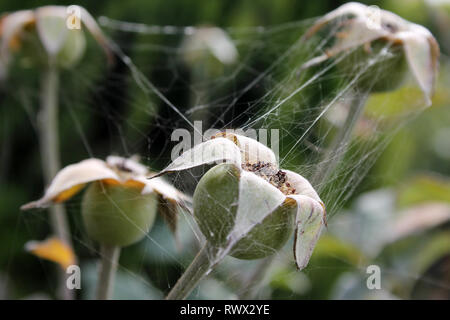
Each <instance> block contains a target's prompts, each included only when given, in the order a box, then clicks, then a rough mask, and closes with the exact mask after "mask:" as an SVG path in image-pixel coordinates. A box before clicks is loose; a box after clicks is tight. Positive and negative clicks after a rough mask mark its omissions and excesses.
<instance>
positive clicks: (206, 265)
mask: <svg viewBox="0 0 450 320" xmlns="http://www.w3.org/2000/svg"><path fill="white" fill-rule="evenodd" d="M216 250H217V249H215V248H213V247H212V246H211V245H210V244H209V243H208V242H206V243H205V245H204V246H203V248H202V249H201V250H200V251H199V252H198V254H197V256H195V258H194V260H193V261H192V262H191V264H190V265H189V267H188V268H187V269H186V271H185V272H184V273H183V275H182V276H181V278H180V279H178V281H177V283H176V284H175V286H174V287H173V288H172V290H170V292H169V294H168V295H167V297H166V300H183V299H185V298H186V297H187V296H188V295H189V294H190V293H191V292H192V290H194V289H195V287H196V286H197V284H198V283H199V282H200V280H202V279H203V278H204V277H205V276H206V275H207V274H208V271H209V270H210V269H211V268H212V265H211V256H212V255H214V254H215V252H216Z"/></svg>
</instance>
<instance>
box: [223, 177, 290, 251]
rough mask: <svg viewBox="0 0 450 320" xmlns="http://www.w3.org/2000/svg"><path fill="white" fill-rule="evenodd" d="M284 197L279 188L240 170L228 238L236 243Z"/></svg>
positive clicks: (282, 200) (280, 202)
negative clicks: (237, 198) (235, 203)
mask: <svg viewBox="0 0 450 320" xmlns="http://www.w3.org/2000/svg"><path fill="white" fill-rule="evenodd" d="M285 199H286V197H285V195H284V194H283V193H281V191H280V190H278V189H277V188H275V187H274V186H273V185H271V184H270V183H269V182H267V181H266V180H264V179H263V178H260V177H258V176H257V175H255V174H253V173H251V172H247V171H242V172H241V177H240V180H239V204H238V209H237V213H236V220H235V225H234V227H233V230H232V231H231V233H230V235H229V239H230V240H231V241H232V242H233V243H236V242H237V241H238V240H240V239H241V238H242V237H244V236H245V235H246V234H248V233H249V232H250V231H251V230H252V229H253V228H254V227H255V226H256V225H258V224H260V223H261V222H262V221H263V220H264V219H265V218H266V217H267V216H268V215H269V214H271V213H272V212H273V211H274V210H275V209H276V208H278V207H279V206H280V205H281V204H282V203H283V202H284V200H285Z"/></svg>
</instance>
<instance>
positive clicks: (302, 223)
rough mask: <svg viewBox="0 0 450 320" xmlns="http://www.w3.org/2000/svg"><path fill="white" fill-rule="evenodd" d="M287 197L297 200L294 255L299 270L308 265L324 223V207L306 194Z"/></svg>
mask: <svg viewBox="0 0 450 320" xmlns="http://www.w3.org/2000/svg"><path fill="white" fill-rule="evenodd" d="M288 198H291V199H294V200H295V201H297V218H296V227H297V228H296V231H295V240H294V257H295V262H296V264H297V268H298V269H299V270H301V269H303V268H305V267H306V266H307V265H308V262H309V258H310V257H311V254H312V252H313V250H314V247H315V246H316V243H317V240H318V239H319V236H320V233H321V232H322V228H323V226H324V225H325V209H324V207H323V205H322V204H321V203H319V202H318V201H316V200H314V199H312V198H310V197H308V196H304V195H291V196H288Z"/></svg>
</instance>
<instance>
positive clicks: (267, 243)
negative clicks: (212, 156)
mask: <svg viewBox="0 0 450 320" xmlns="http://www.w3.org/2000/svg"><path fill="white" fill-rule="evenodd" d="M240 177H241V173H240V170H238V168H237V167H236V166H235V165H233V164H220V165H217V166H215V167H213V168H212V169H210V170H209V171H208V172H207V173H206V174H205V175H204V176H203V177H202V179H201V180H200V181H199V183H198V185H197V188H196V189H195V193H194V215H195V219H196V221H197V223H198V225H199V227H200V230H201V231H202V233H203V234H204V235H205V237H206V238H207V239H208V241H210V243H211V244H213V245H214V246H217V247H225V246H226V245H227V242H228V240H229V235H230V233H231V231H232V229H233V228H234V226H235V223H236V214H237V211H238V203H239V193H240V192H239V188H240V183H239V180H240ZM255 196H256V195H255ZM296 212H297V205H296V203H295V201H285V202H284V203H283V204H282V205H281V206H279V207H278V208H276V209H275V210H274V211H273V212H272V213H270V214H269V215H267V217H265V218H264V220H263V221H262V222H261V223H260V224H257V225H256V226H255V227H253V228H252V229H251V231H250V232H248V233H247V234H245V235H244V236H243V237H242V238H241V239H240V240H239V241H238V242H237V243H236V244H235V245H234V246H233V248H232V249H231V251H230V255H231V256H233V257H236V258H239V259H259V258H263V257H266V256H268V255H271V254H273V253H274V252H276V251H277V250H278V249H280V248H281V247H282V246H283V245H284V244H285V243H286V241H287V240H288V239H289V237H290V236H291V235H292V232H293V231H294V227H295V223H294V221H295V215H296Z"/></svg>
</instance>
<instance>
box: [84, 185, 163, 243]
mask: <svg viewBox="0 0 450 320" xmlns="http://www.w3.org/2000/svg"><path fill="white" fill-rule="evenodd" d="M157 205H158V198H157V195H156V194H155V193H150V194H147V195H142V194H141V190H140V189H139V188H130V187H124V186H122V185H120V184H110V183H105V182H101V181H96V182H93V183H92V184H91V185H90V186H89V187H88V189H87V190H86V193H85V194H84V196H83V202H82V206H81V212H82V215H83V222H84V225H85V227H86V231H87V233H88V235H89V237H91V238H92V239H94V240H96V241H98V242H100V243H102V244H106V245H111V246H119V247H123V246H127V245H130V244H133V243H135V242H137V241H139V240H141V239H142V238H143V237H144V236H145V234H146V233H148V231H149V230H150V228H151V227H152V225H153V222H154V220H155V216H156V211H157Z"/></svg>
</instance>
